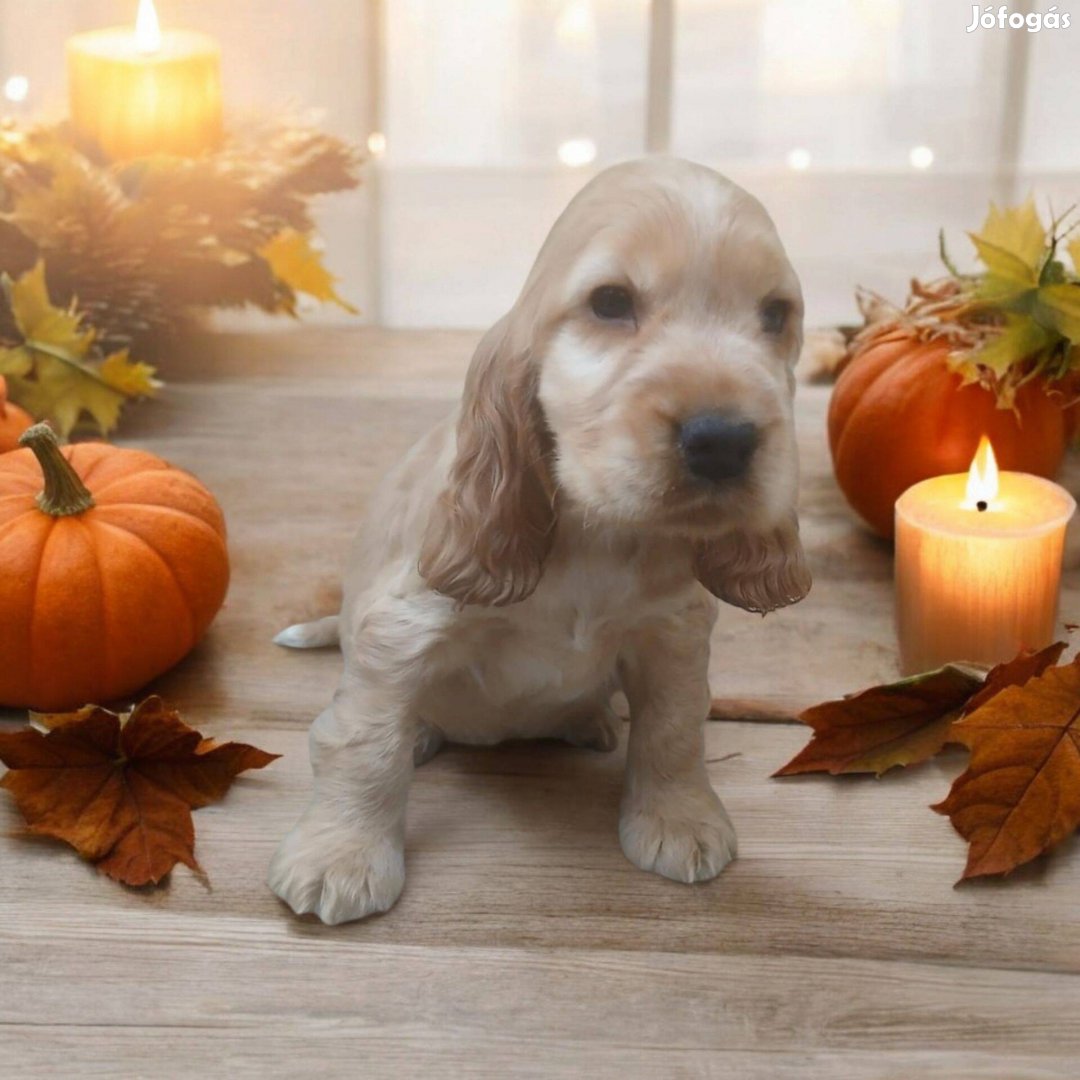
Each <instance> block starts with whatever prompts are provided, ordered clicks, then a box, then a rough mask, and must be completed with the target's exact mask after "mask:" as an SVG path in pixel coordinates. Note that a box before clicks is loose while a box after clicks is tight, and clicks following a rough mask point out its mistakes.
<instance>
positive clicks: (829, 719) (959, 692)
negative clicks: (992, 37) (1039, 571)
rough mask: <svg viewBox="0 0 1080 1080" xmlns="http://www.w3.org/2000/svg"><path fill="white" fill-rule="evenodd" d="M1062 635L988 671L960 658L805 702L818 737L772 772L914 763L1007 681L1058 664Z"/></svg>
mask: <svg viewBox="0 0 1080 1080" xmlns="http://www.w3.org/2000/svg"><path fill="white" fill-rule="evenodd" d="M1064 648H1065V645H1064V643H1061V642H1058V643H1056V644H1054V645H1050V646H1048V647H1047V648H1045V649H1042V650H1041V651H1040V652H1037V653H1026V652H1025V653H1021V654H1020V655H1019V656H1017V657H1016V658H1015V659H1013V660H1010V661H1008V662H1007V663H1004V664H999V665H998V666H997V667H995V668H993V669H992V670H991V671H990V672H989V673H988V674H987V675H985V676H983V675H982V674H981V673H979V672H978V671H976V670H974V669H971V668H967V667H962V666H958V665H952V664H950V665H948V666H946V667H943V668H939V669H938V670H937V671H931V672H927V673H926V674H923V675H915V676H913V677H912V678H909V679H902V680H900V681H899V682H895V683H888V684H886V685H884V686H874V687H871V688H870V689H869V690H864V691H862V693H859V694H853V695H852V696H850V697H846V698H843V699H841V700H839V701H827V702H825V703H824V704H822V705H816V706H815V707H814V708H812V709H807V710H806V712H804V713H802V714H801V715H800V717H799V719H800V720H801V721H802V722H803V723H804V724H809V725H810V727H812V728H813V729H814V736H813V739H812V740H811V741H810V743H809V744H808V745H807V746H805V747H804V748H803V749H802V750H801V751H800V752H799V753H798V754H797V755H796V756H795V757H794V758H792V760H791V761H789V762H788V763H787V764H786V765H785V766H783V768H781V769H779V770H778V771H777V772H776V773H774V774H773V775H774V776H794V775H796V774H799V773H808V772H827V773H830V774H831V775H833V776H838V775H840V774H841V773H875V774H876V775H877V776H881V775H882V773H885V772H887V771H888V770H889V769H892V768H894V767H896V766H898V765H916V764H919V763H920V762H923V761H927V760H929V759H930V758H932V757H933V756H934V755H935V754H937V753H938V752H939V751H940V750H941V749H942V747H944V746H945V744H946V743H947V742H953V741H956V740H955V738H954V737H953V734H952V730H953V725H954V723H955V722H956V721H957V720H958V719H959V718H960V717H961V716H963V715H964V714H965V713H967V712H970V711H971V710H972V709H973V708H975V707H977V706H981V705H982V704H983V703H984V702H986V701H989V700H990V699H991V698H992V697H994V696H995V695H996V694H998V693H1000V692H1001V691H1002V690H1004V689H1005V688H1006V687H1009V686H1015V685H1020V684H1023V683H1025V682H1027V681H1028V680H1029V679H1030V678H1032V677H1033V676H1035V675H1040V674H1042V672H1043V671H1045V670H1046V669H1047V668H1048V667H1050V666H1051V665H1052V664H1054V663H1056V662H1057V660H1058V659H1059V658H1060V656H1061V652H1062V650H1063V649H1064Z"/></svg>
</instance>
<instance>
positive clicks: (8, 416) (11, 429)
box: [0, 375, 34, 454]
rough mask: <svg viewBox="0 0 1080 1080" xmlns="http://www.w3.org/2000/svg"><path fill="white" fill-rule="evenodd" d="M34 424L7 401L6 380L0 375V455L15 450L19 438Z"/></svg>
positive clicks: (27, 416)
mask: <svg viewBox="0 0 1080 1080" xmlns="http://www.w3.org/2000/svg"><path fill="white" fill-rule="evenodd" d="M33 422H34V420H33V417H31V415H30V414H29V413H28V412H24V411H23V410H22V409H20V408H19V406H18V405H12V404H11V402H10V401H8V399H7V379H5V378H4V376H3V375H0V454H5V453H7V451H8V450H16V449H18V446H19V436H20V435H21V434H22V433H23V432H24V431H25V430H26V429H27V428H28V427H30V425H31V424H32V423H33Z"/></svg>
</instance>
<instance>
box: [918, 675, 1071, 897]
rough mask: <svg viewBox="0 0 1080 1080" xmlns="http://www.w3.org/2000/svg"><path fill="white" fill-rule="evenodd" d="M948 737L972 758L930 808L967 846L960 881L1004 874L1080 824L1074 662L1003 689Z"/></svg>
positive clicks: (958, 725)
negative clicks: (940, 816)
mask: <svg viewBox="0 0 1080 1080" xmlns="http://www.w3.org/2000/svg"><path fill="white" fill-rule="evenodd" d="M953 735H954V737H955V738H956V739H957V740H959V741H960V742H962V743H964V745H966V746H967V747H968V749H969V750H970V751H971V761H970V763H969V765H968V768H967V771H966V772H964V773H963V774H962V775H961V776H959V777H957V779H956V780H955V781H954V783H953V786H952V789H951V790H950V791H949V794H948V797H947V798H946V799H945V800H944V801H943V802H940V803H938V804H937V805H936V806H934V807H933V809H934V810H936V811H937V812H938V813H940V814H947V815H948V817H949V820H950V821H951V822H952V824H953V827H954V828H955V829H956V831H957V832H958V833H960V835H961V836H962V837H963V838H964V839H965V840H967V841H968V843H969V844H970V847H969V849H968V860H967V866H965V867H964V873H963V875H962V876H961V878H960V880H961V881H963V880H965V879H967V878H973V877H981V876H983V875H985V874H1007V873H1009V872H1010V871H1011V870H1014V869H1015V868H1016V867H1017V866H1020V865H1021V864H1023V863H1026V862H1029V861H1030V860H1032V859H1034V858H1035V857H1036V856H1038V855H1041V854H1042V853H1043V852H1045V851H1049V850H1050V848H1052V847H1054V846H1055V845H1056V844H1059V843H1060V842H1061V841H1062V840H1064V839H1065V837H1067V836H1069V835H1070V834H1071V833H1072V832H1074V831H1075V830H1076V828H1077V827H1078V826H1080V657H1078V658H1077V659H1075V660H1073V662H1072V663H1070V664H1064V665H1062V666H1061V667H1052V668H1050V669H1049V670H1048V671H1046V672H1045V673H1043V674H1042V675H1040V676H1039V677H1037V678H1034V679H1031V680H1030V681H1029V682H1027V683H1026V684H1025V685H1024V686H1022V687H1019V686H1014V687H1010V688H1007V689H1004V690H1002V691H1001V692H1000V693H998V694H997V695H995V696H994V698H993V699H992V700H990V701H988V702H986V703H985V704H983V705H981V706H980V707H979V708H978V709H975V710H973V711H972V712H971V713H970V714H969V715H968V716H966V717H965V718H964V719H963V720H960V721H958V722H957V723H956V724H955V725H954V728H953Z"/></svg>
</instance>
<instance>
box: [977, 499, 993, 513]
mask: <svg viewBox="0 0 1080 1080" xmlns="http://www.w3.org/2000/svg"><path fill="white" fill-rule="evenodd" d="M975 509H976V510H978V511H979V513H980V514H981V513H982V512H983V511H984V510H989V509H990V504H989V503H988V502H987V501H986V500H985V499H980V500H979V501H978V502H977V503H976V504H975Z"/></svg>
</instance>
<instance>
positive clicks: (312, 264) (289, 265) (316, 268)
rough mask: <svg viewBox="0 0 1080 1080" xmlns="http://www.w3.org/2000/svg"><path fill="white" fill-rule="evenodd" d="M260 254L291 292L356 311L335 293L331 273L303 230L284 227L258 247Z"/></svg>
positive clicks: (275, 275)
mask: <svg viewBox="0 0 1080 1080" xmlns="http://www.w3.org/2000/svg"><path fill="white" fill-rule="evenodd" d="M259 254H260V255H261V256H262V257H263V258H264V259H265V260H266V261H267V263H269V265H270V270H271V272H272V273H273V275H274V277H276V278H277V279H278V280H279V281H282V282H284V283H285V284H286V285H287V286H288V287H289V288H290V289H292V290H293V292H301V293H307V295H308V296H313V297H315V299H316V300H321V301H323V302H324V303H332V304H337V305H338V307H341V308H344V309H345V310H346V311H348V312H351V313H352V314H354V315H355V314H356V308H354V307H353V306H352V304H350V303H349V302H348V301H347V300H343V299H342V298H341V297H340V296H339V295H338V293H337V290H336V289H335V288H334V277H333V275H332V274H331V273H330V271H329V270H327V269H326V267H325V266H323V264H322V260H321V259H320V258H319V254H318V252H317V251H315V249H314V248H313V247H312V246H311V242H310V240H309V239H308V237H307V236H305V235H304V234H303V233H302V232H299V231H297V230H296V229H285V230H284V231H283V232H280V233H278V235H277V236H275V237H274V238H273V240H271V241H270V242H269V243H268V244H265V245H264V246H263V247H262V248H260V249H259Z"/></svg>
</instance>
